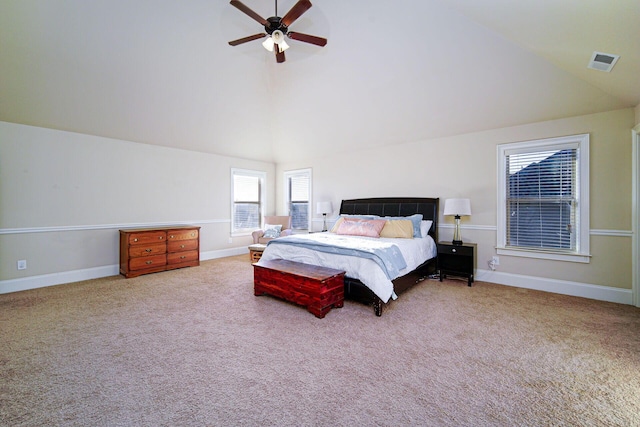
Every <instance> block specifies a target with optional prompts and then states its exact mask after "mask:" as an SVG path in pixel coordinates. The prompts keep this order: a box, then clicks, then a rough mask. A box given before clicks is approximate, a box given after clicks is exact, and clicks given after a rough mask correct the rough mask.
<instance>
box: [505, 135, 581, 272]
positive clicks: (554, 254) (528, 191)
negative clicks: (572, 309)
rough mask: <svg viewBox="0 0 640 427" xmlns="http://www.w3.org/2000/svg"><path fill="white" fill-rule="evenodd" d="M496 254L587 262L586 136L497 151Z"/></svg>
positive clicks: (547, 140) (520, 144) (507, 147)
mask: <svg viewBox="0 0 640 427" xmlns="http://www.w3.org/2000/svg"><path fill="white" fill-rule="evenodd" d="M498 165H499V166H498V168H499V170H498V191H499V194H498V253H499V254H504V255H515V256H528V257H534V258H545V259H556V260H564V261H576V262H589V135H587V134H585V135H574V136H568V137H562V138H551V139H543V140H537V141H527V142H519V143H513V144H503V145H499V146H498Z"/></svg>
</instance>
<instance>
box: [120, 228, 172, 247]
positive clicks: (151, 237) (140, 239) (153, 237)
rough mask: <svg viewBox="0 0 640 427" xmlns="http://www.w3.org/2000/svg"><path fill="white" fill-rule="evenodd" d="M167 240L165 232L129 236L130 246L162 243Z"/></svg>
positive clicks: (144, 232)
mask: <svg viewBox="0 0 640 427" xmlns="http://www.w3.org/2000/svg"><path fill="white" fill-rule="evenodd" d="M166 240H167V233H166V232H165V231H142V232H139V233H130V234H129V244H130V245H146V244H149V243H158V242H164V241H166Z"/></svg>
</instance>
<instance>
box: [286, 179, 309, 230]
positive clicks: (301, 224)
mask: <svg viewBox="0 0 640 427" xmlns="http://www.w3.org/2000/svg"><path fill="white" fill-rule="evenodd" d="M284 185H285V191H284V194H285V205H286V206H285V209H286V211H287V212H289V215H291V228H292V229H294V230H309V224H310V221H311V209H310V206H311V203H310V202H311V201H310V200H309V198H310V194H311V169H301V170H296V171H290V172H285V173H284Z"/></svg>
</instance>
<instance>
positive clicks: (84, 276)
mask: <svg viewBox="0 0 640 427" xmlns="http://www.w3.org/2000/svg"><path fill="white" fill-rule="evenodd" d="M246 253H249V250H248V249H247V247H246V246H243V247H239V248H231V249H222V250H218V251H207V252H202V253H200V260H201V261H206V260H210V259H216V258H224V257H228V256H235V255H242V254H246ZM118 274H120V266H119V265H117V264H115V265H105V266H102V267H95V268H85V269H82V270H72V271H62V272H60V273H52V274H42V275H39V276H29V277H21V278H19V279H9V280H0V294H8V293H10V292H19V291H26V290H29V289H37V288H44V287H46V286H55V285H62V284H64V283H73V282H80V281H82V280H90V279H99V278H101V277H108V276H117V275H118Z"/></svg>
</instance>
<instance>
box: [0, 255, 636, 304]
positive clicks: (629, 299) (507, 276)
mask: <svg viewBox="0 0 640 427" xmlns="http://www.w3.org/2000/svg"><path fill="white" fill-rule="evenodd" d="M246 253H248V249H247V247H246V246H242V247H238V248H230V249H221V250H217V251H207V252H202V253H200V260H201V261H206V260H210V259H217V258H224V257H229V256H235V255H242V254H246ZM118 274H119V266H118V265H105V266H102V267H95V268H87V269H82V270H73V271H63V272H60V273H53V274H43V275H40V276H30V277H23V278H19V279H10V280H2V281H0V294H7V293H10V292H18V291H26V290H29V289H37V288H43V287H45V286H55V285H61V284H64V283H72V282H79V281H82V280H90V279H98V278H100V277H108V276H117V275H118ZM476 280H478V281H482V282H491V283H496V284H499V285H507V286H514V287H518V288H525V289H534V290H538V291H545V292H554V293H557V294H563V295H572V296H577V297H583V298H590V299H596V300H601V301H609V302H616V303H620V304H629V305H633V292H632V291H631V289H620V288H613V287H609V286H600V285H592V284H588V283H578V282H570V281H566V280H555V279H546V278H542V277H533V276H523V275H519V274H511V273H502V272H499V271H490V270H476Z"/></svg>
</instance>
